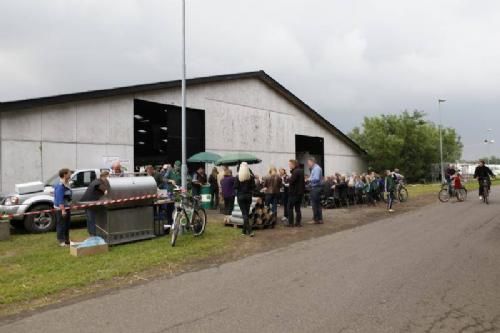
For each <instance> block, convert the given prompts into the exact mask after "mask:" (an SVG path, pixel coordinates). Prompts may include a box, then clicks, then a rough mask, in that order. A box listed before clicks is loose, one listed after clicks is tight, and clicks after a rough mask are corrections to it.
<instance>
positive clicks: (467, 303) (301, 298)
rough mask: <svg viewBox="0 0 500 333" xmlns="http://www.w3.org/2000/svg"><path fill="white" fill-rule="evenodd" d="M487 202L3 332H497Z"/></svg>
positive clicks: (440, 208) (304, 245)
mask: <svg viewBox="0 0 500 333" xmlns="http://www.w3.org/2000/svg"><path fill="white" fill-rule="evenodd" d="M491 201H492V202H491V204H490V205H485V204H482V203H481V202H479V201H478V200H477V198H476V197H475V196H473V195H472V194H470V195H469V200H468V201H467V202H464V203H448V204H440V203H436V204H432V205H429V206H426V207H424V208H421V209H419V210H415V211H413V212H410V213H405V214H401V215H396V216H392V217H388V218H387V219H384V220H381V221H379V222H377V223H372V224H368V225H365V226H362V227H359V228H356V229H352V230H348V231H343V232H339V233H335V234H331V235H328V236H324V237H320V238H316V239H312V240H308V241H303V242H299V243H295V244H292V245H290V246H287V247H286V248H282V249H278V250H274V251H271V252H267V253H261V254H258V255H254V256H250V257H247V258H245V259H242V260H239V261H236V262H231V263H227V264H224V265H221V266H218V267H213V268H209V269H205V270H201V271H197V272H191V273H186V274H183V275H179V276H177V277H174V278H170V279H160V280H155V281H152V282H149V283H147V284H144V285H140V286H136V287H133V288H129V289H123V290H119V291H117V292H114V293H112V294H107V295H104V296H101V297H97V298H93V299H89V300H85V301H81V302H79V303H75V304H70V305H66V306H62V307H59V308H52V309H49V310H46V311H41V312H38V313H36V314H34V315H32V316H29V317H25V318H21V319H19V320H17V321H13V322H12V321H10V322H4V323H3V324H2V325H3V326H0V332H9V333H15V332H66V333H67V332H154V333H160V332H219V333H224V332H231V333H234V332H429V333H432V332H500V191H498V190H496V189H495V190H494V191H493V193H492V199H491ZM326 223H328V221H327V222H326ZM315 227H316V226H315ZM317 227H318V228H321V226H317ZM257 236H258V235H257Z"/></svg>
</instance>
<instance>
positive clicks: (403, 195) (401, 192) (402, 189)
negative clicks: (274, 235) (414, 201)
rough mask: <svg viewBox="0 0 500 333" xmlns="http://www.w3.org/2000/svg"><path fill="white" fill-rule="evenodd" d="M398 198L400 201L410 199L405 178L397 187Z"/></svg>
mask: <svg viewBox="0 0 500 333" xmlns="http://www.w3.org/2000/svg"><path fill="white" fill-rule="evenodd" d="M396 198H397V199H398V200H399V202H406V201H408V189H407V188H406V183H405V182H404V181H403V180H401V181H399V182H398V185H397V187H396Z"/></svg>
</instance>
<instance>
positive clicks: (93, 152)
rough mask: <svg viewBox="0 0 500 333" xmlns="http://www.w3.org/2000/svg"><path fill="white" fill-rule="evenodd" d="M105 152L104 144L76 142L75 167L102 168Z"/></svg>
mask: <svg viewBox="0 0 500 333" xmlns="http://www.w3.org/2000/svg"><path fill="white" fill-rule="evenodd" d="M104 156H108V155H107V154H106V145H98V144H78V146H77V156H76V167H77V168H78V169H87V168H89V169H90V168H102V167H104V165H103V157H104Z"/></svg>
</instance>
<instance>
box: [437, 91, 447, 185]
mask: <svg viewBox="0 0 500 333" xmlns="http://www.w3.org/2000/svg"><path fill="white" fill-rule="evenodd" d="M444 102H446V100H445V99H438V112H439V155H440V165H441V182H444V163H443V116H442V115H441V103H444Z"/></svg>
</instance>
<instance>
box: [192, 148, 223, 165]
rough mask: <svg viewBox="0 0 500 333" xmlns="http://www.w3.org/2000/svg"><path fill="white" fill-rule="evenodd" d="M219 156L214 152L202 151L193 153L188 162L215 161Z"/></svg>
mask: <svg viewBox="0 0 500 333" xmlns="http://www.w3.org/2000/svg"><path fill="white" fill-rule="evenodd" d="M220 158H221V156H220V155H219V154H216V153H211V152H209V151H203V152H201V153H198V154H194V155H193V156H191V157H190V158H188V160H187V161H188V162H189V163H215V161H217V160H219V159H220Z"/></svg>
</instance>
